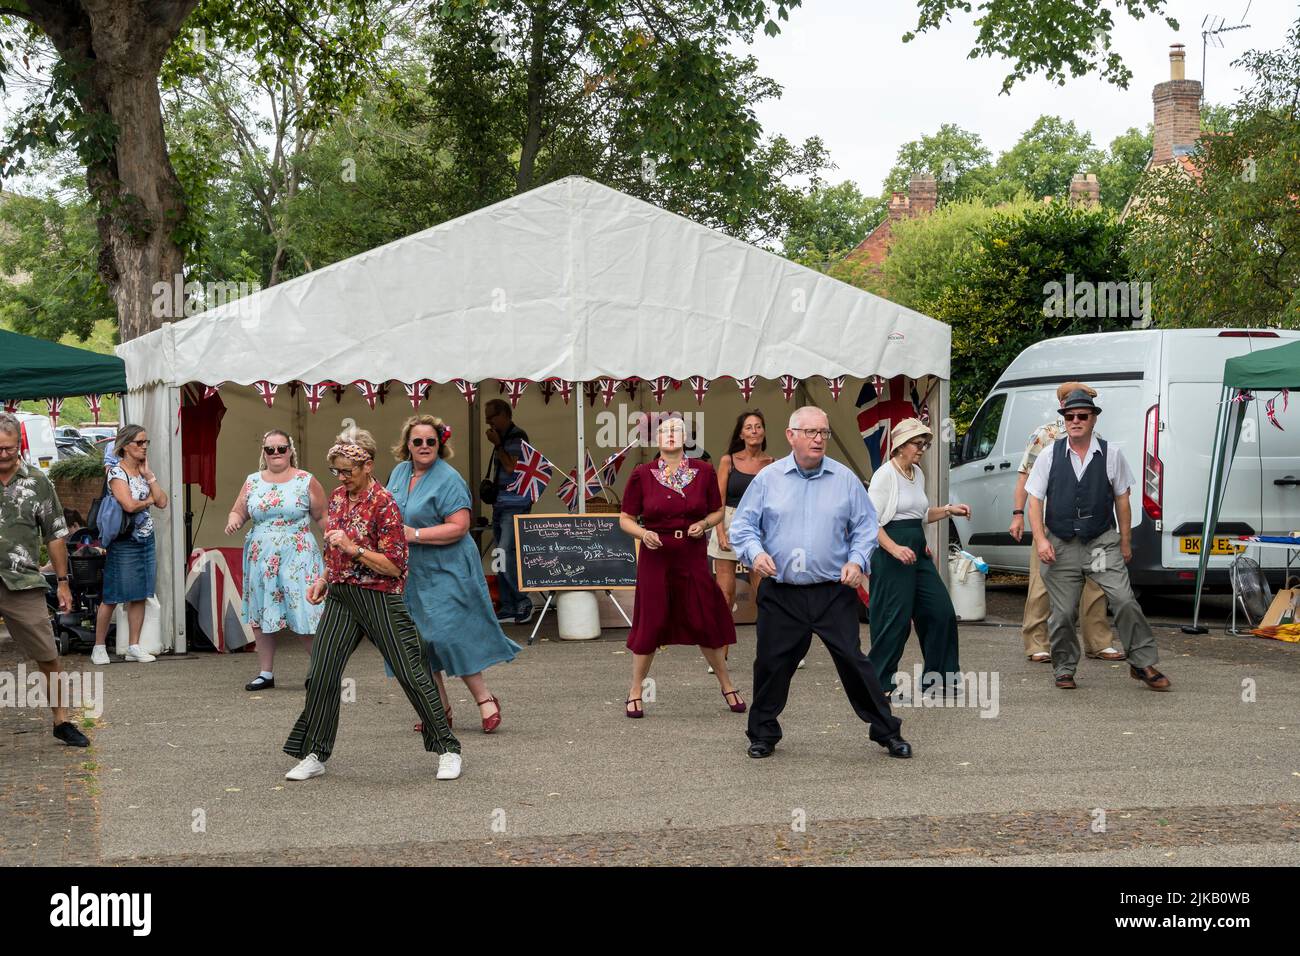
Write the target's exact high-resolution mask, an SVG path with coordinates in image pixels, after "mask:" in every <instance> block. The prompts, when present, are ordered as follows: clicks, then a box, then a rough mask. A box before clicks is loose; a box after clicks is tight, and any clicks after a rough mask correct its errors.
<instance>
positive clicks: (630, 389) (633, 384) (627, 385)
mask: <svg viewBox="0 0 1300 956" xmlns="http://www.w3.org/2000/svg"><path fill="white" fill-rule="evenodd" d="M640 387H641V379H639V378H637V377H636V376H635V375H633V376H632V377H631V378H625V379H623V389H624V390H625V391H626V392H627V393H628V395H630V396H631V397H632V398H636V391H637V389H638V388H640Z"/></svg>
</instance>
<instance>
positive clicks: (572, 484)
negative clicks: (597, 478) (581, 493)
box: [555, 469, 578, 511]
mask: <svg viewBox="0 0 1300 956" xmlns="http://www.w3.org/2000/svg"><path fill="white" fill-rule="evenodd" d="M576 471H577V469H574V471H571V472H569V476H568V477H567V478H565V479H564V481H562V482H561V483H560V487H559V488H556V489H555V493H556V494H557V495H559V496H560V500H561V501H563V502H564V506H565V507H566V508H568V509H569V510H570V511H572V510H573V509H574V506H575V505H576V504H577V501H578V483H577V482H576V481H574V480H573V476H574V472H576Z"/></svg>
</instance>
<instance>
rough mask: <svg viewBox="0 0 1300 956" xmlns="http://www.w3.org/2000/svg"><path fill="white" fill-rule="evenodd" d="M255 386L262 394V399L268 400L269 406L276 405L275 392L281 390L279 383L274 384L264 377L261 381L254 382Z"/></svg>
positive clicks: (258, 392) (267, 404)
mask: <svg viewBox="0 0 1300 956" xmlns="http://www.w3.org/2000/svg"><path fill="white" fill-rule="evenodd" d="M253 387H254V388H255V389H257V394H258V395H260V396H262V401H264V402H266V407H267V408H271V407H272V406H274V405H275V393H276V392H278V391H279V390H280V386H279V385H273V384H272V383H270V382H268V381H266V380H265V379H263V380H262V381H260V382H254V383H253Z"/></svg>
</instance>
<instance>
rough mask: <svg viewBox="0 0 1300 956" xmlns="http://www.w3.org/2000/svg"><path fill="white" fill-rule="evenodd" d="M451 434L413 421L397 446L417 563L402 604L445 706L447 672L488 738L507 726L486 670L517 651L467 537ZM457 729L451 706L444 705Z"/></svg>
mask: <svg viewBox="0 0 1300 956" xmlns="http://www.w3.org/2000/svg"><path fill="white" fill-rule="evenodd" d="M450 433H451V429H450V428H448V427H447V426H446V425H444V424H443V422H442V419H440V418H435V417H434V416H432V415H416V416H413V417H412V418H409V419H407V421H406V424H405V426H403V428H402V438H401V441H399V442H398V443H397V444H396V445H395V446H394V447H393V456H394V457H395V458H397V460H398V464H397V467H396V468H394V469H393V473H392V475H391V476H389V479H388V491H389V493H390V494H392V496H393V499H394V500H395V501H396V502H397V507H398V508H400V509H401V511H402V523H403V524H404V525H405V526H406V540H407V543H408V544H409V545H410V549H411V557H410V564H409V565H408V571H407V575H408V576H407V583H406V590H405V591H404V592H403V595H402V596H403V598H404V599H405V601H406V606H407V608H408V609H409V610H410V612H411V617H412V618H413V619H414V620H415V626H416V627H417V628H418V629H419V631H420V638H421V640H422V641H423V643H424V654H425V660H426V662H427V664H428V667H429V670H431V671H432V672H433V673H434V675H435V679H436V680H437V682H438V692H439V693H440V694H441V695H442V700H443V703H444V705H446V704H447V701H448V698H447V689H446V687H445V685H444V683H443V676H442V673H441V672H443V671H445V672H446V673H448V674H450V675H451V676H452V677H459V678H460V679H461V680H463V681H464V682H465V686H466V687H467V688H468V689H469V692H470V694H471V695H472V696H473V698H474V702H475V703H476V704H478V708H479V719H480V720H481V721H482V723H483V732H484V733H485V734H490V733H492V731H494V730H496V729H497V727H498V726H500V724H501V702H500V701H498V700H497V699H496V697H494V696H493V695H492V694H491V693H489V692H488V688H487V683H486V681H484V679H483V671H485V670H486V669H487V668H489V667H491V666H492V665H493V664H500V663H504V662H506V661H510V660H513V659H514V656H515V655H516V654H518V653H519V645H518V644H516V643H515V642H514V641H512V640H510V638H508V637H506V635H505V632H504V631H502V630H501V625H500V624H498V623H497V618H496V614H495V613H494V612H493V610H492V597H491V595H490V594H489V593H488V588H487V581H486V580H485V579H484V577H483V562H482V559H481V558H480V557H479V552H478V548H477V547H475V546H474V541H473V539H472V538H471V537H470V536H469V514H470V512H469V509H470V507H471V501H470V495H469V487H468V486H467V485H466V484H465V479H464V478H462V477H461V476H460V475H459V474H458V473H457V471H456V469H455V468H453V467H452V466H451V465H449V464H448V463H447V461H446V459H447V458H450V457H451V448H449V447H448V446H447V441H446V440H447V437H448V436H449V435H450ZM445 709H446V711H447V723H448V725H450V724H451V708H450V707H446V708H445Z"/></svg>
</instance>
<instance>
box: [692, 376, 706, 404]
mask: <svg viewBox="0 0 1300 956" xmlns="http://www.w3.org/2000/svg"><path fill="white" fill-rule="evenodd" d="M690 383H691V392H692V393H694V395H695V404H697V405H703V404H704V396H705V395H707V394H708V393H709V380H708V379H707V378H705V377H704V376H703V375H692V376H691V377H690Z"/></svg>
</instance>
